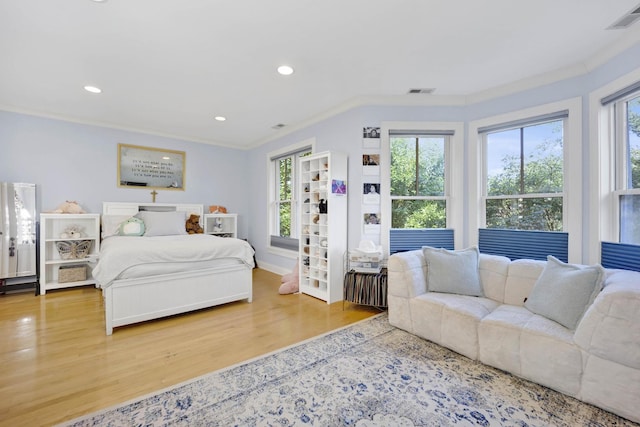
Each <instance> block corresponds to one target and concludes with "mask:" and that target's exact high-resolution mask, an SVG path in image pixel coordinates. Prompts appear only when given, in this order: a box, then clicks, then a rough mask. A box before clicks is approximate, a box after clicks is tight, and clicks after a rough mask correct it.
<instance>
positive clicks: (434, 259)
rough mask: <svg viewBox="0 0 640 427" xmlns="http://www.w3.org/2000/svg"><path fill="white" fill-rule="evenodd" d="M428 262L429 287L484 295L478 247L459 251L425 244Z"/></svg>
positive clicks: (458, 292) (424, 252) (446, 291)
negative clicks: (479, 268)
mask: <svg viewBox="0 0 640 427" xmlns="http://www.w3.org/2000/svg"><path fill="white" fill-rule="evenodd" d="M422 253H423V254H424V258H425V261H426V263H427V289H429V291H431V292H444V293H448V294H460V295H470V296H483V295H484V293H483V292H482V283H481V282H480V272H479V270H478V255H479V252H478V248H477V247H475V246H473V247H471V248H468V249H462V250H459V251H450V250H447V249H442V248H432V247H430V246H424V247H423V248H422Z"/></svg>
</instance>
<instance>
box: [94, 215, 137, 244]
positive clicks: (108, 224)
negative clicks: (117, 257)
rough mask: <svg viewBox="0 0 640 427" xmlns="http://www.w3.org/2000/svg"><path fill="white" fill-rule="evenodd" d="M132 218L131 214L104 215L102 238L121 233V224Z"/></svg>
mask: <svg viewBox="0 0 640 427" xmlns="http://www.w3.org/2000/svg"><path fill="white" fill-rule="evenodd" d="M129 218H131V215H102V218H101V219H102V238H103V239H106V238H107V237H111V236H118V235H120V224H122V223H123V222H125V221H126V220H128V219H129Z"/></svg>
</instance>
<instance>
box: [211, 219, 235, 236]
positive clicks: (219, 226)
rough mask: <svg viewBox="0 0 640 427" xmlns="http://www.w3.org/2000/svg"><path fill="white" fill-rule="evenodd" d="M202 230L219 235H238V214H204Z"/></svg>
mask: <svg viewBox="0 0 640 427" xmlns="http://www.w3.org/2000/svg"><path fill="white" fill-rule="evenodd" d="M203 228H204V232H205V233H206V234H211V235H214V236H220V237H238V214H206V215H205V216H204V227H203Z"/></svg>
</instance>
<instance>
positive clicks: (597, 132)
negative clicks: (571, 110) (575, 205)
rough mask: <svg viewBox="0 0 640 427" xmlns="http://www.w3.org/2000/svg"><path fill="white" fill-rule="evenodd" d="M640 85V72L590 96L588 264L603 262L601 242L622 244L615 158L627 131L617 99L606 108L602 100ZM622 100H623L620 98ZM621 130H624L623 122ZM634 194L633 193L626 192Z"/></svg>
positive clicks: (618, 178)
mask: <svg viewBox="0 0 640 427" xmlns="http://www.w3.org/2000/svg"><path fill="white" fill-rule="evenodd" d="M639 83H640V69H637V70H635V71H633V72H631V73H628V74H626V75H624V76H622V77H620V78H618V79H616V80H614V81H612V82H610V83H608V84H606V85H604V86H602V87H600V88H598V89H596V90H594V91H593V92H591V93H590V94H589V135H590V139H589V154H590V155H589V168H590V170H591V171H592V174H591V175H590V181H589V185H590V203H589V213H590V220H589V229H588V230H589V242H588V262H589V263H600V262H601V258H602V256H601V242H613V243H619V236H620V211H619V200H620V192H619V184H620V182H621V180H620V174H621V173H622V171H621V170H618V168H617V165H616V164H617V163H618V164H620V163H619V162H620V159H618V158H616V156H617V153H619V151H620V150H618V149H617V147H616V143H619V142H620V141H619V140H618V141H616V133H618V134H619V133H620V132H621V131H622V132H626V129H616V117H615V108H614V105H615V104H616V103H617V101H618V100H616V101H613V102H608V103H606V104H605V105H603V102H602V101H603V100H605V99H606V98H608V97H615V96H616V95H617V94H619V93H620V92H621V91H624V90H625V88H629V87H633V86H637V85H638V84H639ZM620 99H622V97H621V98H620ZM619 127H623V125H622V123H620V124H619ZM627 191H634V190H627Z"/></svg>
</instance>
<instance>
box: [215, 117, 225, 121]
mask: <svg viewBox="0 0 640 427" xmlns="http://www.w3.org/2000/svg"><path fill="white" fill-rule="evenodd" d="M214 119H216V120H217V121H219V122H224V121H225V120H227V118H226V117H225V116H215V117H214Z"/></svg>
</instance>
